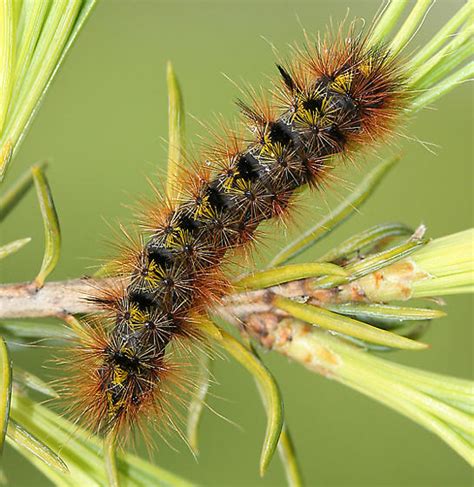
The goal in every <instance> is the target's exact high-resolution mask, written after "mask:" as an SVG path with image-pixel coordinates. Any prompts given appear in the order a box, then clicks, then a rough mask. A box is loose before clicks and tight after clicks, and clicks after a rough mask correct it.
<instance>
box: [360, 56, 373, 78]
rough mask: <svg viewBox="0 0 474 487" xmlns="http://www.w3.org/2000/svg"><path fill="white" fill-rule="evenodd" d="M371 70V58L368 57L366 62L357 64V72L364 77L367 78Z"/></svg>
mask: <svg viewBox="0 0 474 487" xmlns="http://www.w3.org/2000/svg"><path fill="white" fill-rule="evenodd" d="M372 69H373V63H372V56H370V57H368V58H367V60H366V61H364V62H362V63H360V64H359V71H360V72H361V73H362V74H363V75H364V76H369V74H370V73H371V72H372Z"/></svg>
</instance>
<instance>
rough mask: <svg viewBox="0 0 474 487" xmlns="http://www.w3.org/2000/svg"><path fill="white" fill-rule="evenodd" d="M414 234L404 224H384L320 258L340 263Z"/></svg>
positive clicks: (356, 236)
mask: <svg viewBox="0 0 474 487" xmlns="http://www.w3.org/2000/svg"><path fill="white" fill-rule="evenodd" d="M412 233H413V230H412V229H411V228H410V227H408V226H406V225H404V224H403V223H383V224H381V225H375V226H374V227H371V228H369V229H368V230H365V231H363V232H361V233H358V234H356V235H354V236H352V237H350V238H348V239H347V240H345V241H344V242H342V243H341V244H339V245H336V246H335V247H333V248H332V249H331V250H329V251H328V252H326V253H325V254H323V255H322V256H321V257H319V258H318V260H319V261H321V262H338V261H339V260H341V259H342V260H344V259H347V258H348V257H349V256H350V255H351V254H354V253H355V252H361V251H363V250H364V249H366V248H367V247H369V248H374V247H377V246H380V245H383V244H386V243H387V242H388V241H390V240H391V239H393V238H395V237H402V236H408V235H411V234H412Z"/></svg>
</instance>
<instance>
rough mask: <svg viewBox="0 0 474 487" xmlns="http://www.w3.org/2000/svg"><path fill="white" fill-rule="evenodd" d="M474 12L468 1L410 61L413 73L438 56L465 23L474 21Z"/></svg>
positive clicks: (470, 1)
mask: <svg viewBox="0 0 474 487" xmlns="http://www.w3.org/2000/svg"><path fill="white" fill-rule="evenodd" d="M473 11H474V2H472V0H468V2H466V3H465V4H464V5H463V6H462V7H461V8H460V9H459V10H458V12H457V13H456V14H455V15H454V16H453V17H452V18H451V19H450V20H449V21H448V22H446V24H445V25H444V26H443V27H442V28H441V30H439V31H438V32H436V34H435V35H434V36H433V38H432V39H431V41H430V42H428V43H427V44H426V45H425V46H424V47H423V48H422V49H420V50H419V51H418V52H417V53H416V55H415V57H414V58H412V59H411V60H410V63H409V68H408V69H409V70H410V71H411V72H415V70H416V69H417V68H418V67H419V66H421V65H423V64H424V63H425V62H426V61H428V60H430V59H431V58H432V57H433V56H434V55H435V54H437V53H438V52H439V51H440V50H441V48H442V47H443V45H444V44H445V43H446V42H448V41H449V40H450V38H451V36H452V35H453V34H454V33H455V32H456V30H457V29H458V28H459V27H460V26H461V25H462V24H463V23H464V22H468V21H469V19H472V15H473Z"/></svg>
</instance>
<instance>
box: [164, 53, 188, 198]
mask: <svg viewBox="0 0 474 487" xmlns="http://www.w3.org/2000/svg"><path fill="white" fill-rule="evenodd" d="M166 78H167V82H168V176H167V180H166V190H167V194H168V196H169V197H172V196H173V195H175V194H176V193H177V192H178V191H179V187H178V185H179V172H180V164H181V159H182V156H183V153H184V148H185V112H184V102H183V96H182V94H181V88H180V86H179V82H178V78H177V77H176V74H175V72H174V69H173V65H172V64H171V62H170V61H168V66H167V71H166Z"/></svg>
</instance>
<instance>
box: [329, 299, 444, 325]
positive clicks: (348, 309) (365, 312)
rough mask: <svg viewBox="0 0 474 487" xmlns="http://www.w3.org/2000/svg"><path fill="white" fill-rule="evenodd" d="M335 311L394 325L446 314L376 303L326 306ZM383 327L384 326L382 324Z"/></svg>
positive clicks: (425, 309)
mask: <svg viewBox="0 0 474 487" xmlns="http://www.w3.org/2000/svg"><path fill="white" fill-rule="evenodd" d="M326 308H327V309H329V310H330V311H333V312H335V313H339V314H343V315H349V316H354V317H355V318H357V319H358V320H363V321H365V320H370V321H374V322H377V321H378V320H381V321H382V322H383V323H384V325H388V326H390V324H391V326H392V327H395V326H397V325H400V324H403V323H404V322H406V321H424V320H433V319H436V318H442V317H444V316H446V313H445V312H444V311H441V310H439V309H428V308H411V307H408V306H394V305H387V304H376V303H346V304H335V305H330V306H326ZM384 327H385V326H384Z"/></svg>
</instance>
